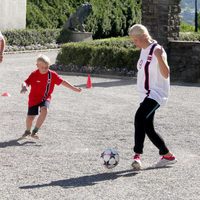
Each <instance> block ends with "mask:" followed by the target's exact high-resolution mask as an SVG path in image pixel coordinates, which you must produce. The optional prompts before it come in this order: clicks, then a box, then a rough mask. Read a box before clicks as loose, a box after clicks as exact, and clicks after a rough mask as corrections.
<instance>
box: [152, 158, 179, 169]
mask: <svg viewBox="0 0 200 200" xmlns="http://www.w3.org/2000/svg"><path fill="white" fill-rule="evenodd" d="M176 162H177V160H176V157H175V156H170V157H167V156H162V157H161V159H160V160H159V161H158V162H157V163H156V164H155V165H154V167H165V166H168V165H172V164H175V163H176Z"/></svg>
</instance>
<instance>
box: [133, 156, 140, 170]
mask: <svg viewBox="0 0 200 200" xmlns="http://www.w3.org/2000/svg"><path fill="white" fill-rule="evenodd" d="M131 166H132V167H133V169H134V170H140V169H141V168H142V163H141V159H140V155H139V154H135V155H134V156H133V162H132V164H131Z"/></svg>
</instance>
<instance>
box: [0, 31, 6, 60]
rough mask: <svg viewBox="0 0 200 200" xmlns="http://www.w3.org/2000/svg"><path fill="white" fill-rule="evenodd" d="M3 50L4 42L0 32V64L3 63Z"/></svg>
mask: <svg viewBox="0 0 200 200" xmlns="http://www.w3.org/2000/svg"><path fill="white" fill-rule="evenodd" d="M4 49H5V40H4V37H3V35H2V33H1V31H0V63H1V62H2V61H3V54H4Z"/></svg>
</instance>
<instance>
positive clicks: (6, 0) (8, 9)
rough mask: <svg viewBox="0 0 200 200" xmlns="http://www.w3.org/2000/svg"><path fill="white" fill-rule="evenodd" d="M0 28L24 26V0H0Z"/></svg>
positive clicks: (21, 27)
mask: <svg viewBox="0 0 200 200" xmlns="http://www.w3.org/2000/svg"><path fill="white" fill-rule="evenodd" d="M0 4H1V5H0V30H1V31H4V30H12V29H23V28H25V27H26V0H0Z"/></svg>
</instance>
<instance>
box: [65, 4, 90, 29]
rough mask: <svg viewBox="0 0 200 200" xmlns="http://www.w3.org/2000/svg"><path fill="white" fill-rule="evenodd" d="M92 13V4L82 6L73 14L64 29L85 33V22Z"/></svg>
mask: <svg viewBox="0 0 200 200" xmlns="http://www.w3.org/2000/svg"><path fill="white" fill-rule="evenodd" d="M91 11H92V5H91V4H90V3H84V4H82V5H81V6H80V7H79V8H78V9H77V10H76V12H75V13H73V14H71V15H70V16H69V18H68V20H67V22H66V23H65V25H64V29H68V30H72V31H78V32H85V26H84V21H85V20H86V18H87V17H88V16H89V14H90V13H91Z"/></svg>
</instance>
